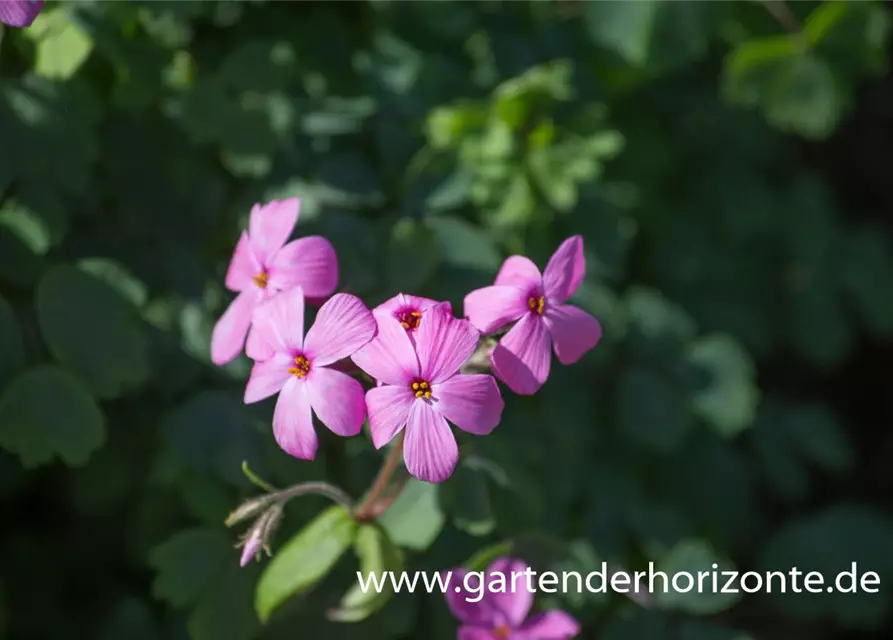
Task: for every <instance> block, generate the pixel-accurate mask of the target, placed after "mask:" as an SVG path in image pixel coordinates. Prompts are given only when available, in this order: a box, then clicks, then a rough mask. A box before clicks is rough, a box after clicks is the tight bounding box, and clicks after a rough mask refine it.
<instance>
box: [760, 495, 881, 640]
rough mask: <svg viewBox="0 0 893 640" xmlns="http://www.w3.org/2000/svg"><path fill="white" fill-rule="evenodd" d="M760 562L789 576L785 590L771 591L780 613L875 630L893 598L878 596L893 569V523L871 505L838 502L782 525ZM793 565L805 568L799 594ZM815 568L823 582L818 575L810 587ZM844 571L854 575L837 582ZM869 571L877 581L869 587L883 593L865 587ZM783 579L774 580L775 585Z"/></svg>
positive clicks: (799, 581) (761, 564) (795, 617)
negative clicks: (808, 581) (794, 580)
mask: <svg viewBox="0 0 893 640" xmlns="http://www.w3.org/2000/svg"><path fill="white" fill-rule="evenodd" d="M758 566H759V570H761V571H765V572H769V571H772V572H781V573H782V574H783V577H784V578H785V580H786V585H787V588H786V589H785V590H784V592H781V591H780V590H779V589H773V591H772V593H771V595H770V598H771V602H772V604H773V605H774V607H775V609H776V610H777V611H779V612H783V613H784V614H786V615H788V616H791V617H792V618H794V619H797V620H801V621H813V622H820V621H824V622H829V623H837V624H840V625H841V626H845V627H847V628H852V629H871V628H873V627H874V626H875V625H877V624H878V623H879V622H880V621H881V620H883V619H884V618H885V616H886V614H887V612H888V611H889V608H890V601H889V600H887V599H886V598H879V597H878V595H879V593H882V592H883V591H882V590H883V588H884V587H883V581H884V578H885V577H886V576H887V575H889V573H890V571H893V521H891V520H890V518H889V516H888V515H887V514H884V513H881V512H879V511H876V510H874V509H871V508H868V507H863V506H858V505H851V504H839V505H835V506H832V507H829V508H827V509H825V510H823V511H821V512H819V513H816V514H815V515H812V516H809V517H807V518H804V519H802V520H800V521H795V522H793V523H791V524H789V525H787V526H785V527H783V528H782V529H781V531H779V532H778V533H776V534H775V535H774V536H773V537H772V538H771V539H770V540H769V542H768V544H767V545H766V547H765V548H764V549H763V551H762V553H761V555H760V560H759V565H758ZM792 567H796V568H797V569H799V570H800V574H799V578H798V585H797V586H798V588H799V592H797V591H795V590H794V589H793V588H792V578H791V573H790V572H791V568H792ZM854 567H855V575H852V573H853V571H854ZM811 571H816V572H818V573H819V574H820V575H821V576H822V578H823V581H822V582H820V583H818V585H817V584H816V582H815V577H813V578H811V579H810V587H811V589H807V588H806V586H805V585H806V582H805V580H806V576H807V574H809V572H811ZM842 572H846V574H850V575H844V576H843V578H842V582H840V583H836V582H835V581H836V580H837V579H838V578H840V576H841V573H842ZM867 572H875V573H876V574H877V576H878V580H877V581H876V582H875V583H874V584H872V583H871V582H868V583H866V584H865V586H868V587H869V588H872V589H881V591H880V592H879V593H870V592H866V591H865V590H864V589H863V588H862V580H863V579H864V576H865V575H866V573H867ZM778 579H779V578H778V577H777V576H776V577H775V578H774V581H775V584H777V583H778V582H777V581H778Z"/></svg>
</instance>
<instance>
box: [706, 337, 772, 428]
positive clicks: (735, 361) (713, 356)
mask: <svg viewBox="0 0 893 640" xmlns="http://www.w3.org/2000/svg"><path fill="white" fill-rule="evenodd" d="M689 359H690V360H691V361H692V362H693V363H694V364H695V365H696V366H699V367H701V368H702V369H703V370H704V371H705V372H707V374H708V376H709V380H708V381H707V384H706V386H705V387H704V388H702V389H701V390H699V391H698V392H697V393H696V394H695V398H694V409H695V411H696V412H697V413H698V414H699V415H700V416H701V417H702V418H704V419H705V420H706V421H707V422H708V423H709V424H710V425H711V426H713V427H714V428H715V429H716V430H717V431H718V432H719V433H720V434H722V435H724V436H726V437H732V436H735V435H737V434H738V433H740V432H741V431H742V430H744V429H746V428H747V427H749V426H751V424H752V423H753V420H754V418H755V417H756V410H757V403H758V402H759V389H758V388H757V385H756V380H755V378H756V371H755V368H754V364H753V362H752V361H751V359H750V356H749V355H748V354H747V352H746V351H744V349H743V348H742V347H741V345H739V344H738V343H737V342H736V341H735V340H734V339H732V338H731V337H730V336H726V335H711V336H705V337H702V338H700V339H699V340H698V341H697V342H695V343H694V344H693V345H692V347H691V350H690V351H689Z"/></svg>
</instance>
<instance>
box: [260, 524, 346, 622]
mask: <svg viewBox="0 0 893 640" xmlns="http://www.w3.org/2000/svg"><path fill="white" fill-rule="evenodd" d="M356 533H357V523H356V522H354V520H353V518H352V517H351V515H350V512H348V511H347V510H346V509H344V508H343V507H341V506H333V507H330V508H329V509H327V510H326V511H323V512H322V513H321V514H320V515H319V516H317V517H316V519H314V520H313V521H312V522H310V524H308V525H307V526H306V527H305V528H304V529H302V530H301V531H299V532H298V533H297V535H295V536H294V537H293V538H292V539H291V540H289V541H288V542H287V543H286V544H285V545H283V546H282V548H281V549H279V551H278V552H277V553H276V555H275V556H274V557H273V559H272V560H271V561H270V564H269V565H268V566H267V567H266V569H265V570H264V572H263V574H262V575H261V578H260V581H259V582H258V584H257V590H256V592H255V596H254V607H255V610H256V611H257V614H258V616H259V617H260V619H261V621H262V622H266V621H267V620H269V619H270V616H272V615H273V612H274V611H275V610H276V609H278V608H279V607H280V606H281V605H282V604H284V603H285V602H286V601H287V600H288V599H289V598H291V597H292V596H295V595H299V594H301V593H304V592H305V591H307V590H308V589H310V588H311V587H312V586H313V585H314V584H316V583H317V582H319V581H320V580H322V579H323V578H324V577H325V576H326V574H327V573H328V572H329V571H330V570H331V569H332V567H334V566H335V563H336V562H338V559H339V558H340V557H341V556H342V555H343V554H344V552H345V551H347V549H348V547H350V545H351V544H352V543H353V542H354V539H355V537H356Z"/></svg>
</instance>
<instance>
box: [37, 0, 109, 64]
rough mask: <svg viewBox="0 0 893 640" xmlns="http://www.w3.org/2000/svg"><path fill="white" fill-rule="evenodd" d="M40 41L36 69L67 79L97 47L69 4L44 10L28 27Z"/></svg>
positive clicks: (38, 41)
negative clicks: (74, 16)
mask: <svg viewBox="0 0 893 640" xmlns="http://www.w3.org/2000/svg"><path fill="white" fill-rule="evenodd" d="M26 33H28V35H29V36H30V37H31V38H32V39H34V40H35V41H36V43H37V55H36V59H35V61H34V70H35V71H36V72H37V74H38V75H40V76H43V77H45V78H51V79H58V80H67V79H68V78H70V77H71V76H73V75H74V74H75V72H76V71H77V70H78V69H79V68H80V67H81V65H82V64H83V63H84V61H85V60H86V59H87V58H88V57H89V56H90V52H91V51H93V39H92V38H91V37H90V34H89V33H88V32H87V31H86V30H84V29H83V28H82V27H81V25H80V24H79V23H78V22H77V21H76V20H73V19H72V16H71V12H70V11H69V10H68V9H67V8H63V7H59V8H54V9H51V10H49V11H43V12H41V14H40V15H39V16H38V18H37V19H36V20H35V21H34V24H33V25H32V26H31V28H30V29H28V30H27V31H26Z"/></svg>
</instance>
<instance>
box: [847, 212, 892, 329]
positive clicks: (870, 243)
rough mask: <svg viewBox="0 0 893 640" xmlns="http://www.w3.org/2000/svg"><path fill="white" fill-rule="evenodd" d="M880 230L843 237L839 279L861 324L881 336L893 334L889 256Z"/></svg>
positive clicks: (864, 231)
mask: <svg viewBox="0 0 893 640" xmlns="http://www.w3.org/2000/svg"><path fill="white" fill-rule="evenodd" d="M891 255H893V254H891V248H890V246H889V242H888V241H887V238H886V236H884V235H883V234H882V233H881V231H880V230H875V229H871V230H869V229H861V230H859V231H856V232H853V233H851V234H849V235H848V236H847V237H846V239H845V240H844V248H843V256H842V257H841V259H840V279H841V285H842V287H843V290H844V292H845V294H846V295H847V296H848V297H849V300H850V302H851V304H852V305H853V306H854V307H855V310H856V312H857V313H858V314H859V317H860V318H861V320H862V322H863V323H864V324H865V326H866V327H867V328H868V329H869V330H870V331H872V332H873V333H876V334H878V335H880V336H883V337H889V336H890V335H893V296H890V295H889V292H890V291H893V258H891Z"/></svg>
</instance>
